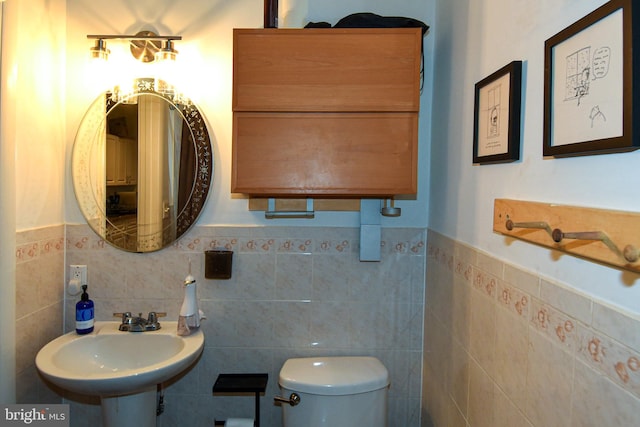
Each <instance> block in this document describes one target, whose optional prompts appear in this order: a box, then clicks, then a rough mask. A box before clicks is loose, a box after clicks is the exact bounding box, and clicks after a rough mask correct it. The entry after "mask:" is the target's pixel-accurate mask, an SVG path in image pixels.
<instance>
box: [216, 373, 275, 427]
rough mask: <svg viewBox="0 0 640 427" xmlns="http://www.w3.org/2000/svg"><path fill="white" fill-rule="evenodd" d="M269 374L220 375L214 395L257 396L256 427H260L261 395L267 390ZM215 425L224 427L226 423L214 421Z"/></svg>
mask: <svg viewBox="0 0 640 427" xmlns="http://www.w3.org/2000/svg"><path fill="white" fill-rule="evenodd" d="M268 381H269V375H268V374H220V375H218V378H217V379H216V382H215V384H214V385H213V389H212V393H213V394H216V393H247V394H250V393H252V394H254V396H255V418H254V426H255V427H260V394H261V393H264V392H265V390H266V389H267V382H268ZM214 425H216V426H224V425H225V421H218V420H214Z"/></svg>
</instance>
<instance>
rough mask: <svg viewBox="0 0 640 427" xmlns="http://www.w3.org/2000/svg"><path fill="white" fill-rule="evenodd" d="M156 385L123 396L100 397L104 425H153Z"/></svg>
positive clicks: (112, 426)
mask: <svg viewBox="0 0 640 427" xmlns="http://www.w3.org/2000/svg"><path fill="white" fill-rule="evenodd" d="M156 399H157V387H156V386H153V387H152V388H149V389H147V390H145V391H142V392H139V393H134V394H127V395H124V396H111V397H101V398H100V401H101V403H102V422H103V424H104V427H155V426H156Z"/></svg>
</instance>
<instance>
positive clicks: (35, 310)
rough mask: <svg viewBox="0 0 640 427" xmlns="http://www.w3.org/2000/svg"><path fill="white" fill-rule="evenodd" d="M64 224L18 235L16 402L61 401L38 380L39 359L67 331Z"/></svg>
mask: <svg viewBox="0 0 640 427" xmlns="http://www.w3.org/2000/svg"><path fill="white" fill-rule="evenodd" d="M64 251H65V239H64V226H62V225H59V226H54V227H45V228H40V229H35V230H29V231H24V232H20V233H17V234H16V401H17V403H61V399H60V396H59V395H58V394H56V393H55V392H54V391H53V390H51V389H50V388H49V387H48V386H47V385H45V384H44V383H43V382H42V381H41V380H40V378H39V377H38V373H37V369H36V366H35V356H36V354H37V352H38V350H39V349H40V348H41V347H42V346H43V345H44V344H46V343H47V342H49V341H51V340H52V339H53V338H55V337H57V336H58V335H60V334H61V333H62V326H63V325H62V317H63V316H62V313H63V289H62V283H63V282H64Z"/></svg>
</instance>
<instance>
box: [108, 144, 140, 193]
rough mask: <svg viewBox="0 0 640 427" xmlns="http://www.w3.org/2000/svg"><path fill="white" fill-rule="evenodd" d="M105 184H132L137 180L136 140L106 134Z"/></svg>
mask: <svg viewBox="0 0 640 427" xmlns="http://www.w3.org/2000/svg"><path fill="white" fill-rule="evenodd" d="M106 145H107V149H106V152H107V153H106V168H105V172H106V178H107V185H133V184H136V183H137V182H138V146H137V144H136V141H134V140H132V139H128V138H119V137H117V136H115V135H110V134H107V144H106Z"/></svg>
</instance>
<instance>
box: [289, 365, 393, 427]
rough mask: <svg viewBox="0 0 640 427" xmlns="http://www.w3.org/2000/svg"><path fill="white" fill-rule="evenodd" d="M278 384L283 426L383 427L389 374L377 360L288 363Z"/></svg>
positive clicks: (385, 420)
mask: <svg viewBox="0 0 640 427" xmlns="http://www.w3.org/2000/svg"><path fill="white" fill-rule="evenodd" d="M278 382H279V385H280V390H281V392H282V396H281V397H279V398H277V400H279V401H281V402H283V403H282V423H283V427H354V426H358V427H359V426H367V427H386V426H387V391H388V388H389V372H388V371H387V368H385V367H384V365H383V364H382V363H381V362H380V361H379V360H378V359H376V358H375V357H307V358H296V359H288V360H287V361H286V362H285V363H284V365H282V369H281V370H280V377H279V381H278ZM296 396H297V397H296Z"/></svg>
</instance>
